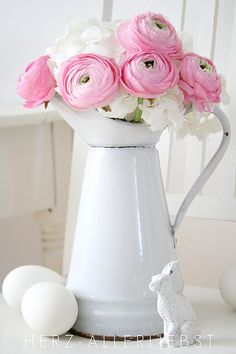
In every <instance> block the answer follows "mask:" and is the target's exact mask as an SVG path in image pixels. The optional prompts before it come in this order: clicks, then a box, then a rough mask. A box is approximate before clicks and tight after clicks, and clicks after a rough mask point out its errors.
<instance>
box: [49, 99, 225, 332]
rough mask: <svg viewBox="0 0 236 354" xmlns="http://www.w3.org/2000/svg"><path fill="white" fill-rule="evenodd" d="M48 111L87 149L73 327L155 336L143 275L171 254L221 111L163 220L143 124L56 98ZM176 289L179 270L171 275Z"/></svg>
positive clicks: (153, 135) (156, 169) (153, 136)
mask: <svg viewBox="0 0 236 354" xmlns="http://www.w3.org/2000/svg"><path fill="white" fill-rule="evenodd" d="M53 104H54V107H55V109H56V110H57V111H58V112H59V113H60V115H61V116H62V117H63V118H64V119H65V120H66V121H67V123H68V124H69V125H70V126H71V127H72V128H73V129H74V130H75V132H76V133H77V134H79V135H80V136H81V138H82V139H84V140H85V141H86V142H87V143H88V145H89V146H90V147H89V152H88V157H87V164H86V169H85V174H84V181H83V188H82V194H81V200H80V207H79V213H78V218H77V227H76V232H75V236H74V245H73V252H72V258H71V264H70V270H69V275H68V280H67V287H68V288H69V289H71V290H72V292H73V293H74V295H75V296H76V298H77V300H78V304H79V314H78V319H77V321H76V323H75V325H74V327H73V328H74V331H75V332H76V333H78V334H80V335H84V336H91V335H93V336H94V337H95V338H104V337H106V338H107V339H109V338H114V336H115V337H116V338H117V337H126V338H127V337H131V338H132V337H133V338H134V337H136V336H143V337H144V338H149V337H150V336H153V337H155V336H158V335H160V334H161V333H163V324H162V320H161V319H160V318H159V317H158V315H157V311H156V297H155V294H153V293H151V291H150V290H149V288H148V284H149V282H150V279H151V276H152V275H154V274H157V273H160V272H161V270H162V268H163V267H164V266H165V265H166V264H167V263H168V262H170V261H171V260H174V259H176V258H177V256H176V250H175V244H176V241H175V232H176V230H177V228H178V227H179V225H180V223H181V221H182V219H183V217H184V215H185V213H186V211H187V209H188V207H189V205H190V203H191V202H192V200H193V199H194V197H195V196H196V195H197V193H198V192H199V191H200V190H201V188H202V187H203V185H204V183H205V182H206V180H207V179H208V177H209V176H210V175H211V174H212V173H213V171H214V170H215V168H216V166H217V165H218V163H219V162H220V160H221V158H222V157H223V155H224V153H225V151H226V149H227V146H228V144H229V140H230V125H229V122H228V119H227V118H226V116H225V114H224V113H223V112H222V111H221V110H220V109H219V108H215V111H214V113H215V115H216V116H217V117H218V119H219V120H220V122H221V124H222V126H223V138H222V142H221V145H220V147H219V149H218V150H217V152H216V153H215V155H214V156H213V158H212V159H211V161H210V162H209V164H208V165H207V166H206V168H205V169H204V170H203V171H202V173H201V175H200V177H199V178H198V180H197V181H196V183H195V184H194V185H193V187H192V188H191V190H190V192H189V193H188V195H187V196H186V198H185V199H184V201H183V203H182V205H181V206H180V209H179V211H178V213H177V216H176V219H175V222H174V224H173V225H171V222H170V217H169V213H168V208H167V202H166V197H165V191H164V188H163V183H162V176H161V170H160V163H159V155H158V151H157V149H156V147H155V146H156V144H157V142H158V140H159V138H160V136H161V132H152V131H151V130H150V129H149V127H148V126H147V125H145V124H134V123H129V122H124V121H118V120H113V119H109V118H105V117H102V116H101V115H99V113H97V112H96V111H90V112H77V111H74V110H73V109H71V108H70V107H69V106H68V105H66V104H65V103H64V102H63V101H62V99H61V98H59V97H55V98H54V99H53ZM173 286H174V288H175V289H176V291H179V292H181V291H182V290H183V282H182V278H181V274H180V273H179V274H177V275H176V276H175V277H174V278H173Z"/></svg>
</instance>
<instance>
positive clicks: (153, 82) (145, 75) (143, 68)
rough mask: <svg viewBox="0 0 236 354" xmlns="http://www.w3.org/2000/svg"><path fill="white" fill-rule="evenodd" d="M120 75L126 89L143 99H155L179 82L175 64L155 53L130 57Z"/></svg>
mask: <svg viewBox="0 0 236 354" xmlns="http://www.w3.org/2000/svg"><path fill="white" fill-rule="evenodd" d="M120 73H121V84H122V85H123V87H124V89H125V90H126V91H127V92H129V93H130V94H131V95H134V96H139V97H143V98H155V97H157V96H159V95H160V94H162V93H163V92H165V91H166V90H168V89H170V88H172V87H174V86H175V85H176V84H177V82H178V80H179V70H178V69H177V67H176V65H175V63H174V62H172V61H171V60H170V59H169V58H168V57H166V56H164V55H161V54H159V53H157V52H154V51H150V52H143V53H142V52H137V53H135V54H133V55H130V56H129V57H127V58H126V59H125V61H124V62H123V64H122V65H121V68H120Z"/></svg>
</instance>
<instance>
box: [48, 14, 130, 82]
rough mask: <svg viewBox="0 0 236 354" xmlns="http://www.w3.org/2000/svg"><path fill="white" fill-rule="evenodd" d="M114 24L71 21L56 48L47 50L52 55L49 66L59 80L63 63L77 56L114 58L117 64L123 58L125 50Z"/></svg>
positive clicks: (58, 39)
mask: <svg viewBox="0 0 236 354" xmlns="http://www.w3.org/2000/svg"><path fill="white" fill-rule="evenodd" d="M116 26H117V24H116V23H114V22H99V21H98V20H96V19H89V20H88V21H87V22H84V21H76V20H73V21H71V22H70V23H69V24H68V25H67V26H66V30H65V33H64V35H63V36H61V37H59V38H57V39H56V41H55V46H54V47H50V48H48V49H47V50H46V54H48V55H50V59H49V61H48V65H49V67H50V69H51V71H52V73H53V75H54V76H55V78H57V74H58V70H59V67H60V65H61V63H62V62H64V61H65V60H67V59H69V58H70V57H72V56H74V55H76V54H82V53H93V54H98V55H104V56H107V57H109V58H113V59H115V60H116V62H117V63H119V62H120V60H121V57H122V56H123V49H122V48H121V46H120V45H119V43H118V41H117V38H116Z"/></svg>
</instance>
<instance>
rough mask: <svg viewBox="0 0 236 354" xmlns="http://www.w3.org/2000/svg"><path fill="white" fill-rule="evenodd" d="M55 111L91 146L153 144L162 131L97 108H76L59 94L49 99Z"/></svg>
mask: <svg viewBox="0 0 236 354" xmlns="http://www.w3.org/2000/svg"><path fill="white" fill-rule="evenodd" d="M51 103H52V105H53V106H54V108H55V110H56V111H57V112H58V113H59V114H60V115H61V116H62V118H64V119H65V121H66V122H67V123H68V124H69V125H70V126H71V128H72V129H73V130H74V131H75V132H76V133H77V134H78V135H79V136H80V137H81V138H82V139H83V140H84V141H85V142H86V143H87V144H88V145H90V146H103V147H130V146H132V147H135V146H155V145H156V143H157V142H158V141H159V139H160V136H161V134H162V132H163V131H158V132H153V131H152V130H151V129H150V128H149V126H148V125H147V124H144V123H138V124H137V123H132V122H127V121H123V120H119V119H111V118H107V117H103V116H102V115H100V114H99V113H98V112H97V111H96V110H93V111H80V112H78V111H76V110H74V109H72V108H71V107H69V106H68V105H67V104H66V103H65V102H64V101H63V99H62V98H61V97H60V96H55V97H54V98H53V99H52V101H51Z"/></svg>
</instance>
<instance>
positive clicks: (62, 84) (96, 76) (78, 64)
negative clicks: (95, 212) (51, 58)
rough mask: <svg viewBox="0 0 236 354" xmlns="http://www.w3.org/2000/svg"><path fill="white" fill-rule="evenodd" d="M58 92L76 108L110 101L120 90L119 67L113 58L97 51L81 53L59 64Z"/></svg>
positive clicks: (92, 106) (91, 106)
mask: <svg viewBox="0 0 236 354" xmlns="http://www.w3.org/2000/svg"><path fill="white" fill-rule="evenodd" d="M58 87H59V92H60V94H61V95H62V97H63V99H64V100H65V101H66V102H67V103H68V104H69V105H71V106H72V107H73V108H75V109H77V110H89V109H94V108H99V107H103V106H106V105H108V104H109V103H110V102H112V101H113V100H114V99H115V98H116V96H117V94H118V90H119V70H118V68H117V66H116V64H115V62H114V61H113V60H110V59H108V58H106V57H103V56H100V55H96V54H78V55H75V56H73V57H71V58H70V59H68V60H66V61H65V62H64V63H63V64H62V65H61V67H60V71H59V78H58Z"/></svg>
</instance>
